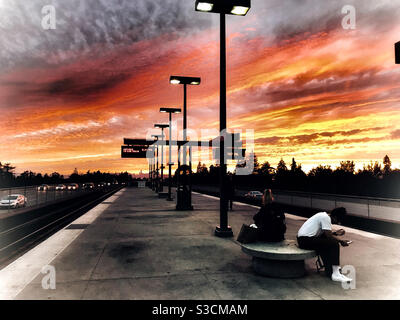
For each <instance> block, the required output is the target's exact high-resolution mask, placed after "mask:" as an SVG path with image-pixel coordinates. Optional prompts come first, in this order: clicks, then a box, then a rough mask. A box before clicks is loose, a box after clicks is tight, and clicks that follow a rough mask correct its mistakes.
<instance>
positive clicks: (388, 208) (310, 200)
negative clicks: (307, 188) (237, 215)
mask: <svg viewBox="0 0 400 320" xmlns="http://www.w3.org/2000/svg"><path fill="white" fill-rule="evenodd" d="M195 189H196V190H198V191H200V192H201V191H212V192H214V193H217V192H218V190H217V187H215V186H208V185H198V186H195ZM251 190H258V189H257V188H255V189H251ZM248 191H250V189H247V190H246V189H236V191H235V196H236V197H239V198H243V197H244V195H245V194H246V193H247V192H248ZM258 191H262V190H258ZM273 193H274V196H275V200H276V202H278V203H282V204H286V205H292V206H297V207H304V208H311V209H316V210H321V211H329V210H332V209H334V208H337V207H344V208H346V210H347V213H348V214H349V215H354V216H360V217H364V218H370V219H377V220H382V221H390V222H400V199H390V198H374V197H363V196H350V195H340V194H329V193H315V192H300V191H287V190H276V189H275V190H273Z"/></svg>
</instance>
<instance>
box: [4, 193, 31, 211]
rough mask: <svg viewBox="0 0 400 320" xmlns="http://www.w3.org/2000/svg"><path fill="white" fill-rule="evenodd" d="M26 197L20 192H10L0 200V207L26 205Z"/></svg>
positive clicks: (14, 207)
mask: <svg viewBox="0 0 400 320" xmlns="http://www.w3.org/2000/svg"><path fill="white" fill-rule="evenodd" d="M27 202H28V201H27V199H26V197H25V196H23V195H22V194H11V195H9V196H6V197H4V198H3V199H1V200H0V208H13V209H16V208H20V207H26V204H27Z"/></svg>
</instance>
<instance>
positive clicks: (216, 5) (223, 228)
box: [195, 0, 250, 237]
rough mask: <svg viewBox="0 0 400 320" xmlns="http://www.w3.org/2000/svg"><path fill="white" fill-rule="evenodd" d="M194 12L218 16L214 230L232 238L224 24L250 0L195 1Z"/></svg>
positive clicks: (221, 235) (247, 5) (245, 8)
mask: <svg viewBox="0 0 400 320" xmlns="http://www.w3.org/2000/svg"><path fill="white" fill-rule="evenodd" d="M195 8H196V11H202V12H214V13H219V15H220V107H219V129H220V139H219V140H220V156H219V162H220V225H219V226H217V227H216V229H215V235H216V236H219V237H232V236H233V232H232V229H231V227H230V226H228V201H227V197H226V163H225V159H224V158H225V141H224V136H223V134H224V133H225V130H226V22H225V14H234V15H241V16H244V15H246V14H247V12H248V11H249V10H250V0H196V1H195Z"/></svg>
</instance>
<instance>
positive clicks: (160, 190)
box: [158, 128, 164, 192]
mask: <svg viewBox="0 0 400 320" xmlns="http://www.w3.org/2000/svg"><path fill="white" fill-rule="evenodd" d="M161 134H162V142H163V144H162V145H161V185H160V189H159V190H158V192H163V191H164V128H161Z"/></svg>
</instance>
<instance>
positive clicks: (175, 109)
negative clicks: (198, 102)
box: [160, 108, 181, 113]
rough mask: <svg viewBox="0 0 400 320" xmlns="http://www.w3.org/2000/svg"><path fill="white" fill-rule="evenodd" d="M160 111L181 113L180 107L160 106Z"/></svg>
mask: <svg viewBox="0 0 400 320" xmlns="http://www.w3.org/2000/svg"><path fill="white" fill-rule="evenodd" d="M160 112H164V113H167V112H168V113H181V109H178V108H160Z"/></svg>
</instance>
